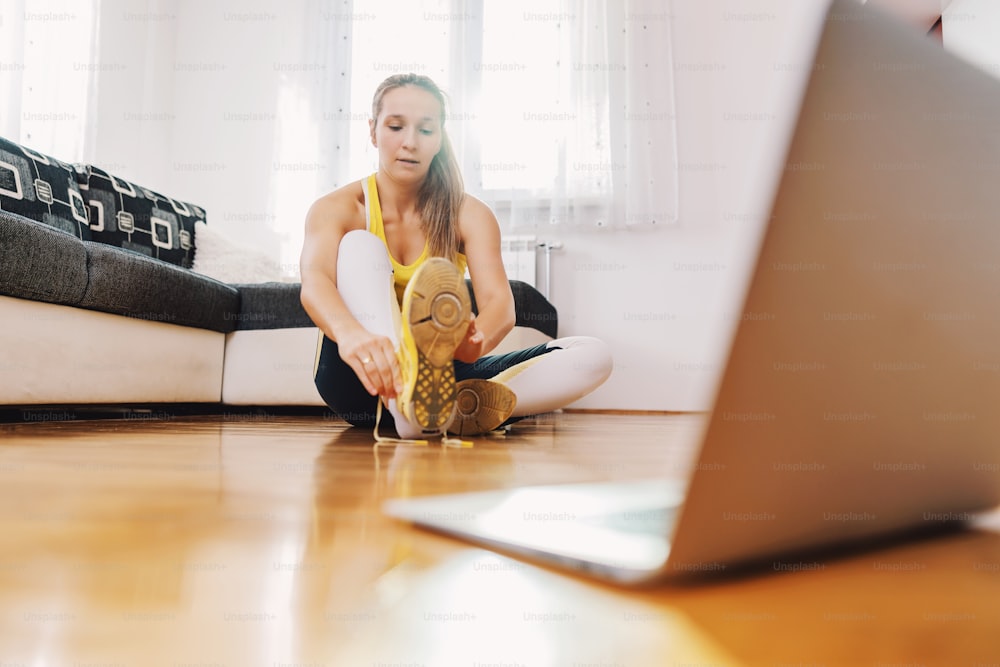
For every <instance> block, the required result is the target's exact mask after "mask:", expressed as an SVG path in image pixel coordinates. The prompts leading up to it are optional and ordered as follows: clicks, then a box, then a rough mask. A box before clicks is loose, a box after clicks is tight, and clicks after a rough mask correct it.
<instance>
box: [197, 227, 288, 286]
mask: <svg viewBox="0 0 1000 667" xmlns="http://www.w3.org/2000/svg"><path fill="white" fill-rule="evenodd" d="M194 245H195V248H196V250H195V253H194V262H193V263H192V265H191V270H192V271H194V272H195V273H200V274H201V275H203V276H208V277H209V278H215V279H216V280H219V281H222V282H224V283H269V282H284V283H296V282H298V281H299V279H298V277H297V276H289V275H285V274H284V273H282V271H281V265H280V264H279V263H278V262H277V261H275V260H274V259H273V258H271V257H268V256H267V255H266V254H264V253H262V252H260V251H257V250H253V249H250V248H247V247H245V246H242V245H240V244H239V243H237V242H236V241H233V240H232V239H231V238H229V237H227V236H225V235H223V234H222V233H220V232H219V231H217V230H216V229H214V228H213V227H211V226H209V225H206V224H205V223H204V222H202V221H200V220H199V221H198V222H196V223H195V230H194Z"/></svg>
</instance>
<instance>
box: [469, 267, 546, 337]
mask: <svg viewBox="0 0 1000 667" xmlns="http://www.w3.org/2000/svg"><path fill="white" fill-rule="evenodd" d="M465 282H466V284H468V286H469V294H471V295H472V310H473V312H476V313H478V312H479V311H478V309H477V308H476V295H475V293H474V292H473V291H472V281H471V280H466V281H465ZM510 291H511V292H512V293H513V294H514V317H515V319H514V324H515V325H516V326H519V327H531V328H532V329H537V330H538V331H541V332H542V333H543V334H545V335H546V336H550V337H552V338H558V335H559V316H558V314H557V313H556V308H555V306H553V305H552V304H551V303H549V300H548V299H546V298H545V297H544V296H542V293H541V292H539V291H538V290H537V289H535V288H534V287H532V286H531V285H529V284H528V283H526V282H523V281H521V280H511V281H510Z"/></svg>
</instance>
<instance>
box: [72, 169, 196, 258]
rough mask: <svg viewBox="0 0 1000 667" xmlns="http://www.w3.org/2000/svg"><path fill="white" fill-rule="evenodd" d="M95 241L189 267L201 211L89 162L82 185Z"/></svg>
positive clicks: (192, 205)
mask: <svg viewBox="0 0 1000 667" xmlns="http://www.w3.org/2000/svg"><path fill="white" fill-rule="evenodd" d="M81 189H82V192H83V196H84V198H85V199H86V200H87V205H88V206H89V208H90V220H91V224H90V229H91V232H90V233H91V236H92V238H93V240H94V241H100V242H101V243H107V244H108V245H113V246H118V247H120V248H125V249H126V250H131V251H133V252H138V253H142V254H143V255H148V256H149V257H155V258H156V259H159V260H162V261H164V262H169V263H171V264H176V265H177V266H183V267H184V268H191V263H192V262H193V261H194V252H195V222H196V221H198V220H204V219H205V211H204V210H202V209H201V208H200V207H198V206H195V205H194V204H188V203H185V202H181V201H176V200H174V199H171V198H170V197H167V196H165V195H162V194H159V193H158V192H153V191H152V190H150V189H149V188H144V187H142V186H140V185H136V184H134V183H131V182H129V181H126V180H123V179H121V178H118V177H117V176H114V175H113V174H109V173H108V172H107V171H105V170H103V169H101V168H100V167H95V166H92V165H88V166H87V167H86V179H85V181H84V184H81Z"/></svg>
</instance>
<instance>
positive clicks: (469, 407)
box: [448, 380, 517, 436]
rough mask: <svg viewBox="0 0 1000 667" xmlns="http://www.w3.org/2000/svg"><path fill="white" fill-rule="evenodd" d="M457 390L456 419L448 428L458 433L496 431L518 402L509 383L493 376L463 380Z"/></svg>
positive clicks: (468, 433)
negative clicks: (494, 380) (492, 377)
mask: <svg viewBox="0 0 1000 667" xmlns="http://www.w3.org/2000/svg"><path fill="white" fill-rule="evenodd" d="M455 393H456V396H455V404H456V406H457V409H456V411H455V421H454V422H452V424H451V428H449V429H448V431H449V433H455V434H456V435H462V436H464V435H479V434H482V433H489V432H490V431H495V430H496V429H498V428H499V427H500V425H501V424H503V423H504V422H505V421H507V420H508V419H510V416H511V414H512V413H513V412H514V407H515V406H516V405H517V396H516V395H515V394H514V392H513V391H511V390H510V388H509V387H507V385H505V384H500V383H499V382H491V381H490V380H462V381H461V382H459V383H458V384H457V385H456V392H455Z"/></svg>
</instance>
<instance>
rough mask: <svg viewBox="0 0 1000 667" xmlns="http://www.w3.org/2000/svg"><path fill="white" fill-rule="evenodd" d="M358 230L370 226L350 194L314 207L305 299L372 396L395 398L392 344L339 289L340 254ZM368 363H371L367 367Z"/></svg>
mask: <svg viewBox="0 0 1000 667" xmlns="http://www.w3.org/2000/svg"><path fill="white" fill-rule="evenodd" d="M352 229H364V221H363V212H359V210H358V207H357V205H356V204H355V202H354V201H353V198H352V197H350V196H349V192H346V191H345V192H342V191H337V192H334V193H331V194H329V195H327V196H325V197H323V198H322V199H319V200H318V201H317V202H316V203H314V204H313V205H312V207H310V209H309V213H308V214H307V215H306V228H305V240H304V242H303V244H302V255H301V257H300V260H299V272H300V274H301V276H302V289H301V294H300V299H301V301H302V306H303V308H305V311H306V314H308V315H309V317H310V319H312V321H313V323H314V324H316V326H317V327H319V328H320V330H321V331H322V332H323V334H324V335H326V337H327V338H329V339H330V340H332V341H335V342H336V343H337V349H338V352H339V353H340V358H341V359H343V360H344V362H345V363H347V365H348V366H350V367H351V368H352V369H353V370H354V372H355V374H356V375H357V376H358V379H359V380H361V383H362V384H363V385H364V386H365V389H366V390H367V391H368V393H370V394H372V395H373V396H375V395H381V396H386V397H390V398H391V397H393V396H395V395H396V394H397V393H399V392H400V391H401V390H402V378H401V376H400V373H399V362H398V361H397V359H396V352H395V349H394V348H393V345H392V341H390V340H389V339H388V338H386V337H384V336H376V335H374V334H372V333H370V332H369V331H368V330H367V329H365V328H364V326H362V324H361V323H360V322H358V320H357V319H356V318H355V317H354V316H353V315H352V314H351V312H350V311H349V310H348V308H347V305H346V304H345V303H344V300H343V298H342V297H341V296H340V292H339V291H338V290H337V253H338V250H339V248H340V241H341V239H343V238H344V234H346V233H347V232H349V231H351V230H352ZM366 359H367V360H370V361H369V362H368V363H364V360H366Z"/></svg>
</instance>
